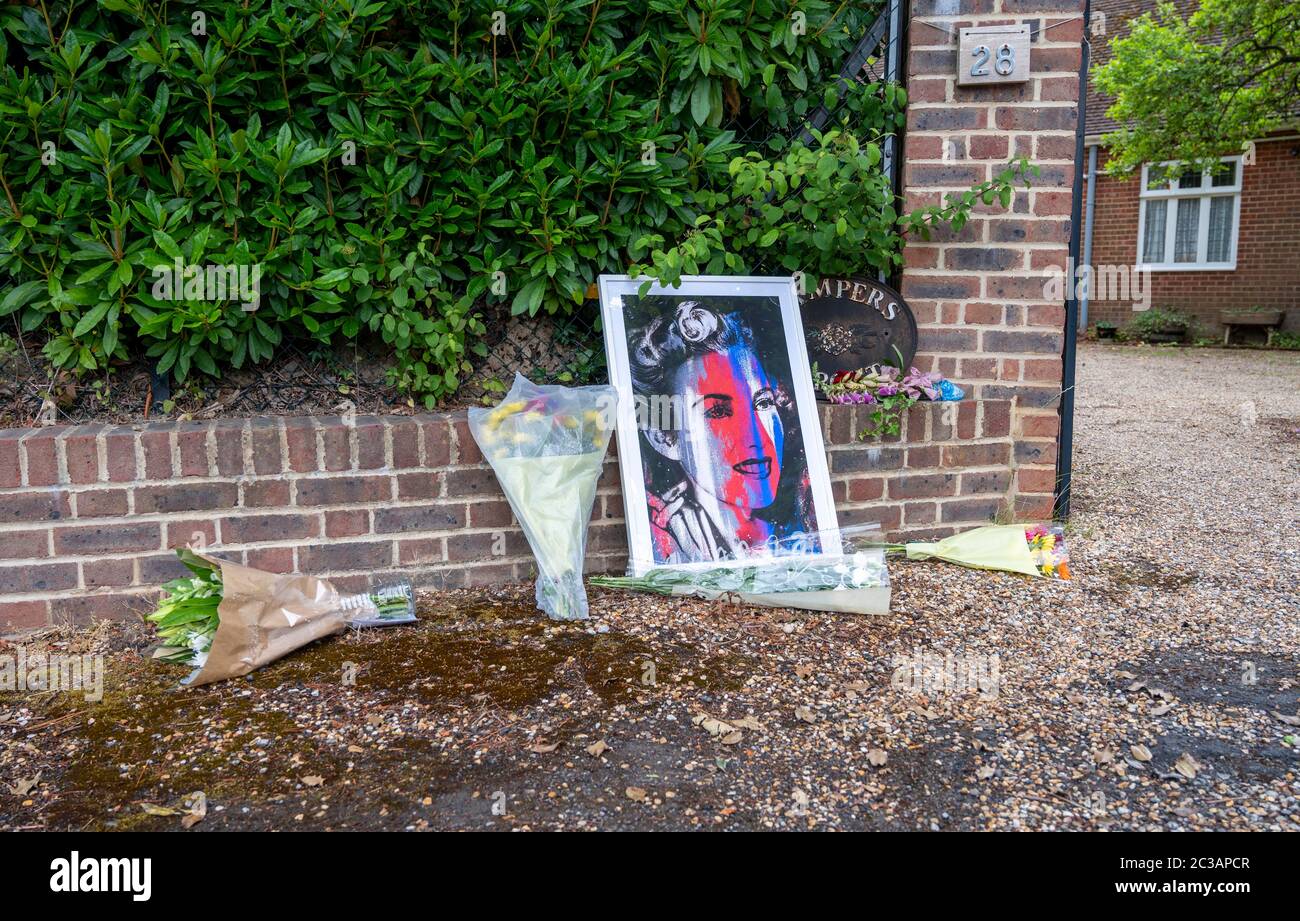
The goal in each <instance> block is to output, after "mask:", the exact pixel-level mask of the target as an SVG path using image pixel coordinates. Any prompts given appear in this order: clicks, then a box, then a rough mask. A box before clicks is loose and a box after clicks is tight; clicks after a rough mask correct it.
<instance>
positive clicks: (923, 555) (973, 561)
mask: <svg viewBox="0 0 1300 921" xmlns="http://www.w3.org/2000/svg"><path fill="white" fill-rule="evenodd" d="M886 549H888V550H890V551H892V552H896V553H906V554H907V558H908V559H909V560H928V559H936V560H946V561H947V562H949V563H956V564H957V565H958V566H968V567H970V568H972V569H1000V570H1003V571H1004V572H1018V573H1023V574H1024V575H1026V576H1043V577H1045V578H1048V579H1069V578H1070V557H1069V553H1068V552H1067V551H1066V547H1065V529H1064V528H1063V527H1062V526H1061V525H1056V524H1052V525H1043V524H1035V525H1028V526H1026V525H1023V524H1007V525H987V526H985V527H982V528H975V529H974V530H971V531H963V532H962V533H960V534H954V535H952V536H951V537H945V538H944V539H943V540H939V541H933V542H923V541H914V542H912V543H908V544H890V545H889V546H888V547H887V548H886Z"/></svg>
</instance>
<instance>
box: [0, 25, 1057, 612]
mask: <svg viewBox="0 0 1300 921" xmlns="http://www.w3.org/2000/svg"><path fill="white" fill-rule="evenodd" d="M912 6H913V20H912V23H911V26H910V36H909V39H910V50H909V58H908V82H909V89H910V91H911V94H912V104H911V106H910V107H909V112H908V135H907V138H906V140H905V142H904V150H903V153H904V158H905V161H906V163H905V170H904V176H903V181H904V186H905V196H906V199H907V203H908V206H909V207H916V206H919V205H923V204H928V203H931V202H935V201H937V200H939V199H940V198H941V196H942V194H943V193H944V192H946V191H964V190H965V189H967V188H969V187H970V186H971V185H972V184H973V183H976V182H980V181H982V180H984V179H985V178H988V177H990V176H991V175H993V174H994V172H995V171H998V170H999V169H1000V168H1001V166H1002V165H1003V164H1005V163H1006V161H1007V159H1008V157H1010V156H1013V155H1019V154H1023V155H1027V156H1030V157H1031V158H1032V159H1033V160H1034V161H1035V162H1037V163H1038V164H1040V166H1041V168H1042V175H1041V177H1039V178H1038V179H1036V180H1035V181H1034V184H1033V187H1032V189H1029V190H1022V191H1020V192H1018V193H1017V195H1016V197H1015V201H1014V203H1013V205H1012V207H1011V209H1010V210H1009V211H1007V212H1004V211H1003V210H1002V209H1000V208H980V210H979V212H978V214H976V215H975V218H974V219H973V220H972V221H971V222H970V223H969V224H968V225H967V226H966V227H965V228H964V229H963V230H962V231H961V232H960V233H958V234H953V235H946V236H944V235H941V236H940V237H938V238H936V239H934V240H932V241H930V242H921V241H912V242H910V243H909V244H908V246H907V248H906V251H905V255H906V267H905V270H904V273H903V277H902V282H901V284H902V288H903V293H904V295H905V296H906V297H907V298H908V301H909V303H910V304H911V306H912V308H913V310H914V312H915V314H916V318H917V322H918V327H919V330H920V352H919V354H918V359H917V363H918V364H919V365H920V366H922V367H925V368H929V369H935V370H939V371H941V372H942V373H944V374H945V375H946V376H948V377H950V378H952V379H953V380H955V381H956V382H958V383H959V384H961V385H962V386H963V387H965V388H966V389H967V392H968V399H967V400H966V401H963V402H962V403H959V404H953V403H947V404H923V405H920V406H917V407H914V408H913V410H912V411H911V412H910V413H909V414H908V417H907V419H906V420H905V424H904V427H903V431H902V433H901V434H900V435H899V436H897V437H894V438H890V439H876V440H873V441H869V442H861V441H858V440H857V435H858V433H859V430H860V428H861V427H862V426H863V425H864V424H865V422H866V413H865V411H864V410H863V409H862V408H861V407H854V406H823V407H822V408H821V413H822V428H823V437H824V439H825V442H826V446H827V460H828V467H829V470H830V475H831V480H832V484H833V493H834V497H835V502H836V506H837V509H838V512H839V518H840V521H841V522H843V523H846V524H848V523H857V522H864V521H876V522H879V523H880V524H881V526H882V529H883V531H884V533H885V535H886V536H887V537H891V538H897V539H908V538H923V537H931V536H943V535H946V534H950V533H952V532H954V531H956V530H960V529H964V528H968V527H971V526H973V525H977V524H981V523H986V522H988V521H990V520H995V519H996V520H1002V519H1009V518H1011V517H1013V516H1014V517H1017V518H1022V519H1024V518H1044V517H1046V516H1048V515H1049V514H1050V512H1051V507H1052V501H1053V488H1054V482H1055V465H1056V446H1057V436H1058V428H1059V426H1058V418H1057V401H1058V397H1059V393H1060V386H1061V377H1062V367H1061V350H1062V337H1063V326H1064V319H1065V312H1064V306H1063V304H1061V303H1060V302H1052V301H1051V300H1048V299H1046V298H1045V296H1044V293H1043V278H1042V269H1043V267H1045V266H1048V265H1051V264H1056V265H1063V264H1064V262H1065V258H1066V251H1067V241H1068V239H1069V215H1070V202H1071V182H1072V180H1073V175H1074V174H1073V170H1074V168H1075V166H1074V163H1073V162H1072V158H1073V149H1074V148H1073V145H1074V132H1075V119H1076V118H1077V94H1078V78H1077V71H1078V66H1079V59H1080V41H1081V35H1082V24H1081V22H1080V21H1079V16H1080V10H1081V3H1074V2H1069V0H915V2H914V3H913V5H912ZM1020 21H1029V22H1031V23H1036V24H1037V26H1038V31H1037V33H1036V37H1035V41H1034V44H1033V46H1032V47H1033V50H1032V53H1031V71H1032V79H1031V80H1030V82H1029V83H1027V84H1024V85H1021V86H1013V87H1001V88H984V89H980V90H967V89H958V88H957V87H956V86H955V76H956V28H957V27H958V26H960V25H962V24H993V23H1006V22H1020ZM614 458H615V454H614V451H613V450H612V449H611V452H610V454H609V456H608V458H607V461H606V466H605V474H604V477H603V478H602V480H601V484H600V488H599V492H598V497H597V503H596V508H595V509H594V511H593V515H592V519H593V520H592V526H591V530H590V533H589V547H588V549H589V554H588V566H589V568H590V569H591V570H615V571H617V570H621V569H622V567H623V566H624V562H625V559H626V537H625V527H624V522H623V517H622V499H621V493H620V488H619V482H618V468H617V463H616V461H615V459H614ZM196 539H197V540H199V541H201V542H202V543H203V544H205V545H206V547H207V548H208V549H209V550H211V551H212V552H213V553H216V554H218V555H224V556H226V557H227V558H230V559H235V560H239V561H242V562H246V563H248V564H249V565H252V566H256V567H259V568H263V569H267V570H272V571H281V572H285V571H293V570H297V571H302V572H309V573H313V574H317V575H327V576H329V577H331V578H332V579H335V580H336V581H337V582H338V583H339V584H340V587H341V588H344V589H345V590H346V589H356V588H360V587H362V586H363V585H364V583H365V582H366V580H367V579H368V578H370V577H371V576H372V575H373V576H374V577H376V578H380V579H382V578H384V577H386V576H389V575H391V574H393V573H401V574H404V575H407V576H409V577H410V578H411V579H412V581H413V582H415V583H416V584H417V586H420V587H427V588H447V587H457V586H470V585H478V584H487V583H498V582H501V581H504V580H511V579H524V578H529V577H531V575H532V571H533V563H532V559H531V556H530V554H529V551H528V547H527V544H526V541H525V540H524V538H523V534H522V532H521V531H520V530H519V529H518V528H517V527H516V526H515V524H514V523H513V521H512V516H511V514H510V510H509V506H508V505H507V504H506V502H505V501H504V499H503V497H502V495H501V493H500V491H499V489H498V487H497V484H496V481H495V478H494V477H493V475H492V473H491V470H490V468H488V467H487V466H486V465H485V464H484V463H483V462H482V458H481V456H480V455H479V452H478V450H477V447H476V446H475V444H474V442H473V440H472V439H471V438H470V436H469V432H468V426H467V424H466V420H465V416H464V414H463V413H451V414H430V415H419V416H390V417H384V418H375V417H358V418H354V419H341V418H337V417H333V418H330V417H316V418H283V419H280V418H255V419H221V420H217V421H212V422H158V423H149V424H140V425H132V426H111V427H110V426H97V425H87V426H73V427H47V428H38V429H9V430H0V630H6V629H15V628H22V627H31V626H37V625H41V624H45V623H48V622H50V621H65V620H70V621H75V622H84V621H86V620H89V619H92V618H96V617H120V616H130V615H131V612H133V611H140V610H143V609H146V608H147V607H148V605H149V604H150V603H151V601H152V599H153V598H154V596H155V595H156V591H157V586H158V585H160V584H161V583H162V582H164V581H166V580H167V579H170V578H173V577H175V576H177V575H181V574H183V570H182V569H181V568H180V567H179V564H178V563H177V562H176V561H175V557H174V554H173V553H172V552H171V548H174V547H177V546H180V545H183V544H186V543H190V542H194V541H195V540H196Z"/></svg>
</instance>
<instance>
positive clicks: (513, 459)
mask: <svg viewBox="0 0 1300 921" xmlns="http://www.w3.org/2000/svg"><path fill="white" fill-rule="evenodd" d="M616 402H617V395H616V391H615V390H614V388H613V387H609V386H597V387H559V386H542V385H538V384H533V383H532V382H530V381H529V380H528V379H527V378H525V377H523V376H522V375H520V374H516V375H515V382H514V386H512V387H511V388H510V392H509V393H507V394H506V396H505V399H504V400H502V401H501V403H500V404H498V405H497V406H496V407H494V408H492V409H471V410H470V411H469V427H470V432H471V434H473V436H474V440H475V441H476V442H478V445H479V448H480V449H481V450H482V451H483V455H484V456H485V457H486V458H487V460H488V463H489V464H491V465H492V470H493V472H495V473H496V476H497V480H498V481H499V482H500V483H501V489H502V491H503V492H504V493H505V495H506V499H507V500H509V502H510V508H511V509H512V510H513V511H514V513H515V518H517V519H518V520H519V524H520V526H521V527H522V528H523V530H524V536H525V537H527V538H528V545H529V546H530V547H531V548H532V551H533V557H534V558H535V559H536V560H537V569H538V574H537V606H538V607H539V608H541V609H542V610H543V611H545V612H546V614H547V615H549V616H550V617H553V618H555V619H556V620H582V619H584V618H586V617H587V592H586V590H585V589H584V588H583V585H582V561H583V557H584V556H585V554H586V549H587V522H588V520H589V519H590V518H591V506H592V503H593V502H594V501H595V499H596V481H597V480H598V479H599V478H600V471H601V467H602V465H603V464H604V461H605V449H606V448H607V447H608V446H609V436H610V431H611V426H612V424H613V419H614V407H615V405H616Z"/></svg>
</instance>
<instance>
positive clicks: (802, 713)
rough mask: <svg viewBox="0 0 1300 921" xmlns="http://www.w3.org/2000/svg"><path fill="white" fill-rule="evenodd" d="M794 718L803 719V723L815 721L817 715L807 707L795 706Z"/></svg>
mask: <svg viewBox="0 0 1300 921" xmlns="http://www.w3.org/2000/svg"><path fill="white" fill-rule="evenodd" d="M794 718H795V719H797V720H803V721H804V722H805V723H815V722H817V717H816V716H815V715H814V714H813V712H812V711H811V710H809V709H808V708H807V707H795V709H794Z"/></svg>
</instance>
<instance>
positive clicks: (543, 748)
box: [528, 742, 560, 755]
mask: <svg viewBox="0 0 1300 921" xmlns="http://www.w3.org/2000/svg"><path fill="white" fill-rule="evenodd" d="M559 747H560V743H559V742H538V743H536V744H534V745H530V746H529V747H528V750H529V751H530V752H536V753H537V754H539V755H549V754H550V753H551V752H553V751H555V750H556V749H557V748H559Z"/></svg>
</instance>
